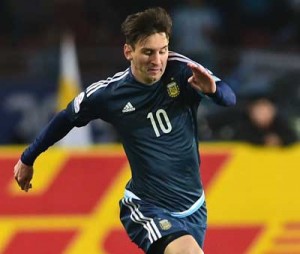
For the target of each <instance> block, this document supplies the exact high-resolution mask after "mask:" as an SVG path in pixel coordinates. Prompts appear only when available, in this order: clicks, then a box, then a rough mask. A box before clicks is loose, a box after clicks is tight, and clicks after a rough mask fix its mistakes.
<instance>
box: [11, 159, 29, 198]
mask: <svg viewBox="0 0 300 254" xmlns="http://www.w3.org/2000/svg"><path fill="white" fill-rule="evenodd" d="M32 175H33V168H32V167H31V166H27V165H25V164H23V163H22V162H21V161H18V163H17V164H16V166H15V167H14V178H15V180H16V182H17V184H18V185H19V186H20V188H21V190H24V191H25V192H28V191H29V189H31V188H32V184H31V179H32Z"/></svg>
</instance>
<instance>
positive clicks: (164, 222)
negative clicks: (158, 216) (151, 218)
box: [159, 219, 172, 230]
mask: <svg viewBox="0 0 300 254" xmlns="http://www.w3.org/2000/svg"><path fill="white" fill-rule="evenodd" d="M159 226H160V228H161V229H162V230H168V229H170V228H171V227H172V224H171V222H170V221H168V220H166V219H164V220H161V221H159Z"/></svg>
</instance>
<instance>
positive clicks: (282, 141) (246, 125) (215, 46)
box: [0, 0, 300, 254]
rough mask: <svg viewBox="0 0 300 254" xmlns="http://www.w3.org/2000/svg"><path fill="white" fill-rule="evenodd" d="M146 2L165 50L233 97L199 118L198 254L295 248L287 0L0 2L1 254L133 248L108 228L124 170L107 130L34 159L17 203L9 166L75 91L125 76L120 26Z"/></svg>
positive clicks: (297, 27)
mask: <svg viewBox="0 0 300 254" xmlns="http://www.w3.org/2000/svg"><path fill="white" fill-rule="evenodd" d="M124 5H125V6H124ZM158 5H159V6H162V7H164V8H166V10H167V11H168V12H169V13H170V15H171V17H172V19H173V34H172V38H171V42H170V50H174V51H177V52H178V53H182V54H184V55H186V56H188V57H190V58H192V59H193V60H195V61H197V62H199V63H201V64H202V65H204V66H205V67H206V68H208V69H209V70H211V71H212V72H213V73H214V74H215V75H216V76H218V77H220V78H222V79H223V80H224V81H226V82H227V83H228V84H229V85H230V86H231V87H232V88H233V90H234V91H235V92H236V94H237V106H236V107H232V108H222V107H218V106H216V105H214V104H213V103H211V102H210V101H209V100H204V101H203V103H202V105H200V107H199V110H198V115H199V118H198V121H199V122H198V125H199V137H200V141H201V143H202V145H200V149H202V167H201V173H202V177H203V183H204V187H205V190H206V199H207V204H208V209H209V229H208V234H207V240H206V247H205V252H206V253H213V254H218V253H228V254H229V253H230V254H244V253H245V254H270V253H273V254H274V253H276V254H287V253H297V254H298V253H300V216H299V214H300V202H299V197H298V193H299V191H300V189H299V187H298V186H299V184H298V179H299V177H300V173H299V165H300V144H299V140H300V34H299V33H300V20H299V19H300V1H299V0H231V1H223V0H209V1H208V0H206V1H205V0H177V1H171V0H160V1H158V0H152V1H150V2H149V1H132V0H127V1H126V2H124V3H122V5H121V4H120V1H116V0H30V1H18V0H1V1H0V105H1V106H0V172H1V177H0V183H1V186H2V188H1V189H0V253H4V254H15V253H20V252H22V253H31V254H57V253H64V254H77V253H90V254H94V253H95V254H96V253H97V254H138V253H141V252H140V251H139V250H138V249H137V248H136V247H135V246H133V245H132V244H131V243H130V240H129V239H128V238H127V236H126V235H125V233H124V231H123V229H122V226H121V225H120V223H119V220H118V200H119V199H120V198H121V197H122V193H123V189H124V185H125V184H126V182H127V180H128V179H129V177H130V171H129V166H128V164H127V161H126V158H125V156H124V153H123V150H122V147H121V146H120V145H119V138H118V136H117V134H116V133H115V131H114V129H113V128H112V127H111V126H110V125H109V124H107V123H105V122H103V121H101V120H95V121H93V122H91V123H89V124H88V126H87V127H85V128H81V129H80V131H81V132H80V133H77V132H75V131H74V133H73V130H72V132H71V133H70V134H69V135H68V136H67V137H66V138H64V139H63V140H62V142H61V143H60V144H61V145H63V144H65V145H68V148H67V149H64V148H62V147H60V146H55V147H53V148H51V149H49V151H48V152H47V153H46V154H43V155H41V157H39V159H38V160H37V161H36V164H35V166H36V168H39V170H36V173H35V174H36V175H35V178H34V180H33V186H34V188H33V190H32V191H31V192H30V193H29V194H28V193H27V194H26V195H25V194H24V193H21V192H20V191H19V190H18V188H17V186H16V184H15V183H14V180H13V176H12V169H13V166H14V164H15V162H16V161H17V160H18V158H19V156H20V153H21V152H22V151H23V149H24V147H25V146H26V145H27V144H28V143H30V142H32V141H33V139H34V138H35V136H36V135H37V134H38V133H39V132H40V130H41V129H42V128H43V126H45V124H47V122H48V121H49V120H50V119H51V117H52V116H53V115H54V114H55V113H56V112H57V111H58V110H60V109H62V108H63V107H65V105H66V104H67V103H68V102H69V101H70V100H71V99H72V98H74V96H76V95H77V94H78V93H79V92H80V90H82V89H84V88H86V87H87V86H89V85H90V84H92V83H94V82H97V81H99V80H101V79H106V78H107V77H109V76H112V75H113V74H115V73H116V72H119V71H123V70H124V69H126V68H127V67H128V62H126V61H125V59H124V57H123V50H122V48H123V44H124V38H123V36H122V34H121V31H120V24H121V23H122V21H123V20H124V19H125V17H126V16H127V15H128V14H131V13H133V12H136V11H139V10H142V9H144V8H147V7H152V6H158ZM78 146H80V147H83V148H84V149H83V150H77V149H76V147H78ZM86 148H88V149H86ZM99 165H101V167H99ZM78 179H80V181H78ZM45 246H46V247H45Z"/></svg>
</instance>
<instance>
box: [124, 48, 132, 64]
mask: <svg viewBox="0 0 300 254" xmlns="http://www.w3.org/2000/svg"><path fill="white" fill-rule="evenodd" d="M123 50H124V56H125V58H126V59H127V60H128V61H131V60H132V52H133V49H132V47H131V46H130V45H129V44H124V49H123Z"/></svg>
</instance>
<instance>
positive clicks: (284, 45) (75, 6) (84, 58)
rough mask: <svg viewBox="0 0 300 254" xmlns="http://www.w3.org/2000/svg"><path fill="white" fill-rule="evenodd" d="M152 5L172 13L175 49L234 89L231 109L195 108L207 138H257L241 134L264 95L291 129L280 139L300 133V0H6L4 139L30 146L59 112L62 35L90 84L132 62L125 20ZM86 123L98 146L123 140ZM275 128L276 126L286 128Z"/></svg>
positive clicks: (2, 16)
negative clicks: (126, 55) (72, 45)
mask: <svg viewBox="0 0 300 254" xmlns="http://www.w3.org/2000/svg"><path fill="white" fill-rule="evenodd" d="M156 5H160V6H163V7H165V8H166V9H167V10H168V11H169V12H170V14H171V16H172V18H173V22H174V26H173V27H174V28H173V36H172V38H171V45H170V49H171V50H175V51H177V52H179V53H183V54H185V55H187V56H189V57H190V58H192V59H194V60H196V61H198V62H199V63H201V64H203V65H204V66H205V67H207V68H208V69H210V70H211V71H212V72H213V73H214V74H216V75H217V76H219V77H221V78H222V79H223V80H225V81H226V82H228V83H229V84H230V85H231V87H232V88H233V89H234V90H235V92H236V93H237V96H238V105H237V107H235V108H233V109H230V110H228V109H226V110H224V109H222V108H219V107H216V106H214V105H212V103H210V102H208V101H205V102H204V105H203V106H202V107H200V108H199V116H200V117H199V131H200V138H201V139H202V140H206V141H215V140H226V141H231V140H240V139H251V136H252V135H248V136H247V137H245V136H244V135H240V134H241V133H243V132H244V129H243V128H244V126H243V125H242V124H241V122H244V120H245V118H247V117H248V114H250V111H249V107H250V105H251V104H252V102H253V101H255V100H257V99H259V98H265V97H267V98H265V99H268V100H271V103H272V104H273V105H272V106H274V107H275V111H276V113H275V115H277V114H278V115H280V117H279V118H281V116H284V119H283V120H281V121H284V125H286V126H289V128H290V129H291V131H290V132H293V134H291V135H289V137H282V139H287V141H284V143H290V142H292V141H294V139H299V133H300V120H299V112H300V105H299V104H300V99H299V97H300V74H299V73H300V53H299V52H300V49H299V48H300V42H299V31H300V28H299V25H300V21H299V17H300V15H299V10H300V3H299V0H276V1H275V0H272V1H269V0H260V1H251V0H233V1H230V2H227V1H226V2H224V1H221V0H211V1H205V0H179V1H176V3H174V1H167V0H163V1H151V4H149V3H147V2H145V1H139V2H136V1H127V2H126V7H123V6H120V4H119V2H118V1H108V0H107V1H105V0H89V1H84V0H51V1H50V0H43V1H41V0H31V1H26V2H24V3H23V2H20V1H16V0H1V2H0V56H1V57H0V103H1V107H0V111H1V114H0V122H1V132H0V144H24V143H25V144H26V143H28V142H31V141H32V139H33V138H34V137H35V136H36V135H37V133H38V131H39V130H40V129H41V127H42V126H44V125H45V124H46V123H47V122H48V120H49V118H50V117H51V116H52V115H53V113H54V112H55V110H56V108H57V107H56V105H57V100H58V99H57V98H58V91H59V79H60V77H61V69H62V68H61V64H60V62H61V57H62V56H61V55H62V53H61V50H60V49H61V43H62V40H63V38H64V36H65V34H66V33H69V34H71V36H72V37H73V41H74V43H75V47H76V50H75V51H76V52H75V54H76V58H77V61H78V66H79V67H78V69H79V74H80V86H81V89H84V88H85V87H87V86H89V85H90V84H91V83H93V82H96V81H98V80H101V79H106V77H109V76H111V75H113V74H114V73H116V72H118V71H122V70H124V69H125V68H127V66H128V63H127V62H126V61H125V59H124V57H123V53H122V47H123V44H124V38H123V37H122V34H121V32H120V24H121V22H122V21H123V20H124V18H125V17H126V16H127V15H128V14H130V13H133V12H135V11H138V10H141V9H143V8H146V7H150V6H156ZM263 114H268V110H266V112H265V113H263ZM90 125H91V131H92V141H93V142H94V143H106V142H117V141H118V137H117V136H116V134H115V133H114V130H113V129H112V128H111V127H110V126H108V125H107V124H105V123H103V122H102V121H100V120H99V121H94V122H93V123H91V124H90ZM254 125H255V124H254ZM273 125H275V126H273V127H270V128H271V129H272V131H273V132H278V131H279V129H281V127H282V126H280V127H278V126H277V125H280V124H277V123H276V124H273ZM253 127H255V126H253ZM270 128H269V129H270ZM265 129H266V128H265ZM256 132H259V133H260V134H261V133H262V132H264V133H265V132H266V130H261V129H258V130H256ZM282 132H285V131H281V133H282ZM253 135H254V134H253ZM261 135H262V134H261ZM278 135H279V134H278ZM280 135H282V134H280ZM251 141H253V140H251ZM255 142H261V143H263V141H260V140H256V141H255Z"/></svg>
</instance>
